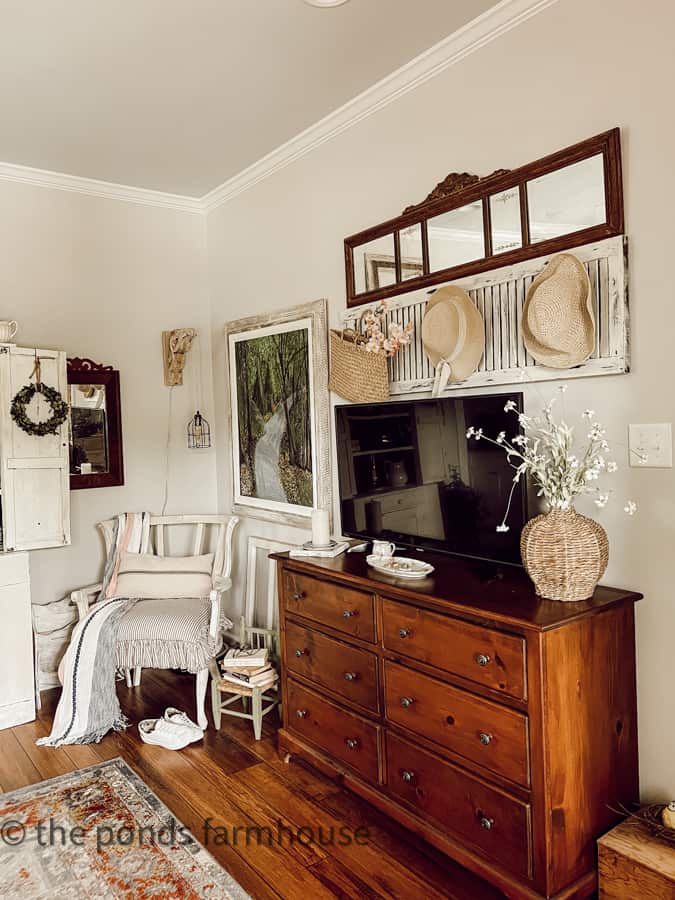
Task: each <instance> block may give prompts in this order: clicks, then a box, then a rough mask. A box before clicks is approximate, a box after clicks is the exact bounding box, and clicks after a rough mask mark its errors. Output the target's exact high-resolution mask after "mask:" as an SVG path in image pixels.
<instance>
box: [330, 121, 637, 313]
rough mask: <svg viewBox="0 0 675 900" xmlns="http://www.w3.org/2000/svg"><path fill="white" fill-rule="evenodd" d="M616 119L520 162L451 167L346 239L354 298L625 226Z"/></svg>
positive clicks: (471, 271) (383, 294)
mask: <svg viewBox="0 0 675 900" xmlns="http://www.w3.org/2000/svg"><path fill="white" fill-rule="evenodd" d="M623 230H624V214H623V187H622V178H621V135H620V131H619V129H618V128H614V129H613V130H611V131H606V132H604V133H603V134H599V135H596V136H595V137H592V138H589V139H588V140H585V141H582V142H581V143H579V144H575V145H574V146H572V147H567V148H566V149H565V150H559V151H558V152H557V153H553V154H551V155H550V156H546V157H544V158H543V159H540V160H537V161H536V162H533V163H528V164H527V165H525V166H521V167H520V168H518V169H511V170H508V169H500V170H498V171H497V172H493V173H492V175H488V176H486V177H484V178H481V177H479V176H478V175H470V174H468V173H462V174H458V173H454V174H452V175H448V177H447V178H445V179H444V180H443V181H442V182H440V183H439V184H438V185H437V186H436V187H435V188H434V190H433V191H432V192H431V194H429V196H428V197H427V198H426V200H424V201H423V202H422V203H419V204H417V205H415V206H410V207H408V208H407V209H405V210H404V211H403V214H402V215H400V216H399V217H398V218H396V219H390V220H389V221H388V222H383V223H382V224H381V225H376V226H374V227H373V228H368V229H367V230H365V231H362V232H359V234H354V235H352V236H351V237H348V238H346V239H345V242H344V248H345V268H346V278H347V306H350V307H352V306H359V305H360V304H362V303H370V302H372V301H376V300H383V299H385V298H387V297H393V296H395V295H397V294H401V293H404V292H406V291H412V290H416V289H418V288H423V287H427V286H430V285H434V284H440V283H441V282H447V281H450V280H452V279H455V278H463V277H465V276H468V275H475V274H477V273H479V272H485V271H487V270H489V269H493V268H497V267H502V266H506V265H511V264H512V263H517V262H522V261H523V260H526V259H532V258H534V257H537V256H545V255H547V254H551V253H559V252H560V251H562V250H569V249H571V248H572V247H578V246H581V245H582V244H588V243H590V242H591V241H597V240H602V239H603V238H609V237H615V236H617V235H620V234H623Z"/></svg>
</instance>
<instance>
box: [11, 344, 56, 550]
mask: <svg viewBox="0 0 675 900" xmlns="http://www.w3.org/2000/svg"><path fill="white" fill-rule="evenodd" d="M35 354H36V351H35V350H34V349H32V348H28V347H13V346H9V347H8V346H4V347H0V395H1V398H0V399H1V408H2V421H1V423H0V431H1V434H2V445H1V448H0V454H1V458H2V470H1V481H2V513H3V515H2V518H3V525H4V545H5V549H6V550H38V549H41V548H45V547H61V546H63V545H64V544H69V543H70V493H69V490H70V473H69V448H68V423H67V422H65V423H64V424H63V425H62V426H61V428H60V429H59V431H58V433H57V434H48V435H44V436H42V437H38V436H35V435H30V434H26V432H25V431H23V430H22V429H21V428H19V427H18V426H17V425H16V424H15V423H14V422H13V421H12V419H11V417H10V414H9V408H10V404H11V402H12V398H13V397H14V395H15V394H16V393H17V391H19V390H20V389H21V388H22V387H23V386H24V385H26V384H28V383H29V382H30V380H31V373H32V371H33V367H34V365H35ZM37 355H38V356H39V358H40V367H41V379H42V381H43V383H44V384H47V385H49V386H50V387H54V388H56V389H57V390H58V391H59V392H60V393H61V396H62V397H63V399H64V400H67V397H68V383H67V376H66V355H65V353H63V352H61V351H58V350H38V351H37ZM34 402H35V401H34ZM40 402H42V403H46V401H45V400H44V399H43V400H41V401H40Z"/></svg>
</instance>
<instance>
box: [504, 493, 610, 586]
mask: <svg viewBox="0 0 675 900" xmlns="http://www.w3.org/2000/svg"><path fill="white" fill-rule="evenodd" d="M520 555H521V557H522V559H523V565H524V566H525V569H526V570H527V574H528V575H529V576H530V578H531V579H532V581H533V582H534V587H535V589H536V591H537V594H538V595H539V596H540V597H545V598H546V599H548V600H588V598H589V597H591V596H592V595H593V591H594V590H595V587H596V585H597V583H598V581H600V579H601V578H602V576H603V575H604V572H605V569H606V568H607V562H608V560H609V543H608V541H607V534H606V532H605V529H604V528H603V527H602V525H599V524H598V523H597V522H596V521H595V520H594V519H589V518H588V517H587V516H582V515H580V513H578V512H577V511H576V510H575V509H552V510H551V511H550V512H548V513H546V514H545V515H543V516H537V517H536V518H534V519H530V521H529V522H528V523H527V525H526V526H525V528H523V532H522V534H521V537H520Z"/></svg>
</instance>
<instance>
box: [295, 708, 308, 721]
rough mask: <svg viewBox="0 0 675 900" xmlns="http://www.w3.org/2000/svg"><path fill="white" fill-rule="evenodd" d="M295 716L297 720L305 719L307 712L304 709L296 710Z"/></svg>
mask: <svg viewBox="0 0 675 900" xmlns="http://www.w3.org/2000/svg"><path fill="white" fill-rule="evenodd" d="M295 714H296V716H297V717H298V718H299V719H306V718H307V710H306V709H298V710H296V712H295Z"/></svg>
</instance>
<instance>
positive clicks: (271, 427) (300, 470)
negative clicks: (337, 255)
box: [225, 300, 331, 527]
mask: <svg viewBox="0 0 675 900" xmlns="http://www.w3.org/2000/svg"><path fill="white" fill-rule="evenodd" d="M225 334H226V337H227V352H228V373H229V379H230V421H231V439H232V483H233V488H234V497H233V507H234V511H235V512H237V513H245V514H246V513H248V514H249V515H254V516H257V517H259V518H264V519H268V520H271V521H276V522H285V523H287V524H289V525H300V526H304V527H309V525H310V515H311V511H312V509H314V508H316V507H320V508H322V509H329V510H330V509H331V479H330V421H329V416H330V413H329V396H328V343H327V342H328V331H327V310H326V301H325V300H318V301H316V302H314V303H307V304H303V305H301V306H295V307H292V308H290V309H286V310H283V311H282V312H277V313H273V314H270V315H266V316H252V317H250V318H246V319H239V320H237V321H236V322H230V323H228V325H227V326H226V327H225Z"/></svg>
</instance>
